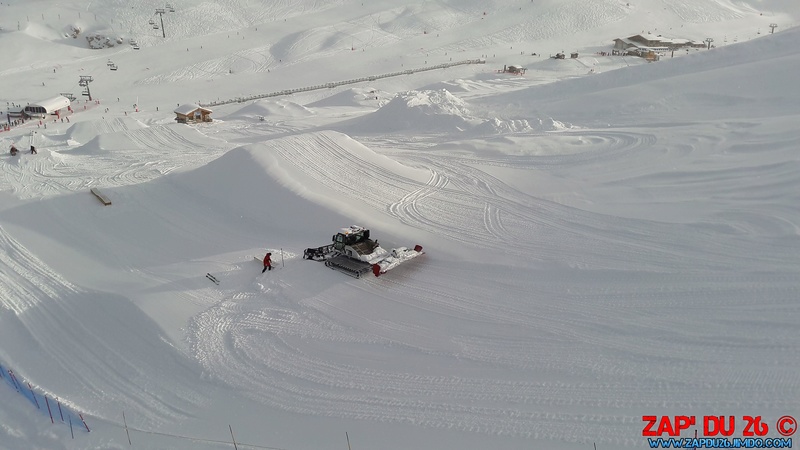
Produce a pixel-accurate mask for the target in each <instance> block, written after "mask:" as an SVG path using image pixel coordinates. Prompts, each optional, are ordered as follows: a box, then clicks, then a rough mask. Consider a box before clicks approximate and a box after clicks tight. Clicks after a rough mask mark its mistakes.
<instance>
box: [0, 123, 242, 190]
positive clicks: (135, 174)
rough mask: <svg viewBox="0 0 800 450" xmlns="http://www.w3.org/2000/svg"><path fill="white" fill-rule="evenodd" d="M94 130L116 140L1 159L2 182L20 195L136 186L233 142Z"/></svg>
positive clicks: (182, 132)
mask: <svg viewBox="0 0 800 450" xmlns="http://www.w3.org/2000/svg"><path fill="white" fill-rule="evenodd" d="M94 128H95V130H96V132H97V133H98V137H99V138H103V137H105V136H111V139H114V142H112V143H111V146H112V147H113V149H110V150H107V149H103V148H102V147H101V148H95V147H94V146H95V145H97V144H96V142H101V143H102V142H106V141H102V140H100V141H94V140H93V141H90V142H89V143H88V144H84V145H83V146H81V147H77V148H70V147H68V146H67V145H66V142H64V143H59V142H58V141H54V142H53V143H52V144H49V145H47V147H46V148H47V150H46V151H44V150H43V146H39V149H40V153H39V154H38V155H28V154H22V155H20V156H19V158H18V159H5V160H0V173H2V176H3V181H4V182H3V185H4V186H5V187H6V188H7V189H10V190H11V191H12V192H13V193H14V194H15V195H17V196H18V197H20V198H40V197H46V196H51V195H57V194H62V193H64V192H75V191H80V190H84V189H89V188H90V187H94V186H101V187H116V186H127V185H131V184H139V183H143V182H146V181H150V180H153V179H156V178H158V177H160V176H163V175H166V174H168V173H170V172H172V171H173V170H175V169H177V168H191V167H198V166H201V165H203V164H206V163H208V162H209V161H212V160H213V159H215V158H217V157H218V156H219V155H220V154H222V153H223V152H224V151H225V150H228V149H230V148H232V147H233V146H234V145H233V144H227V143H224V142H221V141H218V142H215V141H209V140H203V139H202V135H200V134H197V135H195V134H194V133H192V131H193V130H192V129H190V128H175V126H174V125H167V126H153V127H145V128H141V129H128V128H127V127H124V126H123V125H119V124H117V125H116V126H115V125H109V124H105V125H102V122H98V123H95V124H94ZM50 138H51V139H53V137H52V136H51V137H50ZM120 142H123V144H122V145H120V144H119V143H120ZM99 145H101V146H102V144H99ZM84 148H87V149H86V150H84ZM98 174H99V175H98Z"/></svg>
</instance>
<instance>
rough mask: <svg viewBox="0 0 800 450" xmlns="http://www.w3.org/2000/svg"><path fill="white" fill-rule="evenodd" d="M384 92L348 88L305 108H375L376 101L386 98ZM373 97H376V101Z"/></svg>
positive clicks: (371, 89) (368, 88) (372, 89)
mask: <svg viewBox="0 0 800 450" xmlns="http://www.w3.org/2000/svg"><path fill="white" fill-rule="evenodd" d="M387 95H388V94H387V93H386V92H385V91H379V90H377V89H374V88H370V87H367V88H350V89H345V90H344V91H342V92H337V93H336V94H333V95H331V96H330V97H326V98H324V99H322V100H317V101H315V102H313V103H309V104H308V105H306V106H309V107H313V108H318V107H333V106H372V107H374V106H376V103H375V102H376V101H377V100H379V99H384V98H386V97H387ZM375 97H378V98H377V99H376V98H375Z"/></svg>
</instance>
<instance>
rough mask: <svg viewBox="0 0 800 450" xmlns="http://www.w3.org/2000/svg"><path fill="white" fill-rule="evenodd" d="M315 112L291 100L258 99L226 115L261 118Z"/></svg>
mask: <svg viewBox="0 0 800 450" xmlns="http://www.w3.org/2000/svg"><path fill="white" fill-rule="evenodd" d="M313 115H314V112H313V111H311V110H310V109H308V108H306V107H305V106H303V105H299V104H297V103H295V102H292V101H289V100H256V101H254V102H252V103H250V104H248V105H245V106H243V107H241V108H239V109H237V110H236V111H234V112H232V113H231V114H229V115H227V116H224V119H225V120H232V119H243V118H256V119H257V118H260V117H271V116H275V117H283V118H285V117H290V118H301V117H309V116H313Z"/></svg>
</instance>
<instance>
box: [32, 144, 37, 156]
mask: <svg viewBox="0 0 800 450" xmlns="http://www.w3.org/2000/svg"><path fill="white" fill-rule="evenodd" d="M36 154H37V152H36V147H34V146H32V145H31V155H36Z"/></svg>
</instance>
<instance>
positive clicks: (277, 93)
mask: <svg viewBox="0 0 800 450" xmlns="http://www.w3.org/2000/svg"><path fill="white" fill-rule="evenodd" d="M464 64H486V60H485V59H466V60H463V61H455V62H448V63H442V64H436V65H434V66H430V67H418V68H416V69H407V70H403V71H400V72H391V73H384V74H381V75H371V76H368V77H361V78H354V79H352V80H344V81H335V82H332V83H325V84H318V85H316V86H308V87H302V88H296V89H287V90H283V91H275V92H270V93H268V94H259V95H251V96H249V97H237V98H232V99H228V100H219V101H215V102H210V103H199V105H200V106H203V107H209V106H217V105H228V104H231V103H242V102H247V101H250V100H258V99H262V98H268V97H279V96H282V95H289V94H295V93H297V92H307V91H315V90H318V89H326V88H328V89H330V88H334V87H338V86H344V85H347V84H355V83H363V82H365V81H375V80H378V79H381V78H389V77H396V76H400V75H411V74H412V73H418V72H425V71H428V70H436V69H446V68H448V67H453V66H461V65H464Z"/></svg>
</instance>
